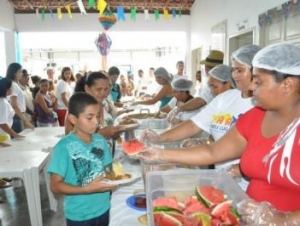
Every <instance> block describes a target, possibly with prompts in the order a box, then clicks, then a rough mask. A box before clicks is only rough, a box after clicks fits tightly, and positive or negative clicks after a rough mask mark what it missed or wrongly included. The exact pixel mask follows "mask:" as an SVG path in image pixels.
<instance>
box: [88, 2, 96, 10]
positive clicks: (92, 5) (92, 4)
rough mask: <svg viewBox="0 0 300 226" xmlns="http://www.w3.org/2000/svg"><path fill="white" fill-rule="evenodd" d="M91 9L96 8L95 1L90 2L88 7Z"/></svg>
mask: <svg viewBox="0 0 300 226" xmlns="http://www.w3.org/2000/svg"><path fill="white" fill-rule="evenodd" d="M88 7H89V9H90V8H95V0H89V5H88Z"/></svg>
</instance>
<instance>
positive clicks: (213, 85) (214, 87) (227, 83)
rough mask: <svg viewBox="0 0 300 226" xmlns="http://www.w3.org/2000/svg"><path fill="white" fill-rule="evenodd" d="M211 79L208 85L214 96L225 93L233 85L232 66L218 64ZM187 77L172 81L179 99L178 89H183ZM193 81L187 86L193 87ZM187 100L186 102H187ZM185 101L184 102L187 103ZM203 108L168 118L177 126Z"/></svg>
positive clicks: (212, 72)
mask: <svg viewBox="0 0 300 226" xmlns="http://www.w3.org/2000/svg"><path fill="white" fill-rule="evenodd" d="M208 73H209V75H210V77H209V80H208V86H209V88H210V90H211V93H212V96H214V97H215V96H217V95H219V94H220V93H223V92H225V91H227V90H229V89H231V88H232V87H233V84H232V79H231V68H230V67H228V66H227V65H218V66H216V67H215V68H213V69H211V70H210V71H209V72H208ZM180 80H185V79H177V80H175V81H173V82H172V88H173V90H175V92H174V96H175V97H176V99H177V100H178V98H180V96H179V95H180V94H178V92H177V91H180V90H182V89H183V87H184V86H186V85H185V84H184V82H183V81H180ZM191 86H192V82H191V81H190V86H189V87H186V88H189V89H190V88H191ZM187 101H188V100H186V101H185V102H187ZM185 102H184V103H185ZM178 106H179V105H176V106H172V107H178ZM200 110H201V109H198V110H195V111H187V112H179V113H178V114H177V115H176V116H175V117H172V116H170V115H168V120H169V122H170V123H171V125H172V126H175V125H177V124H179V123H180V122H182V121H186V120H189V119H190V118H192V117H193V116H194V115H195V114H197V113H198V112H199V111H200Z"/></svg>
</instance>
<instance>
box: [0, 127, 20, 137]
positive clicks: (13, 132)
mask: <svg viewBox="0 0 300 226" xmlns="http://www.w3.org/2000/svg"><path fill="white" fill-rule="evenodd" d="M0 128H1V129H2V130H3V131H4V132H5V133H7V134H9V135H10V136H11V137H13V138H24V137H25V136H21V135H19V134H17V133H16V132H15V131H14V130H13V129H11V128H10V127H9V126H8V125H7V124H0Z"/></svg>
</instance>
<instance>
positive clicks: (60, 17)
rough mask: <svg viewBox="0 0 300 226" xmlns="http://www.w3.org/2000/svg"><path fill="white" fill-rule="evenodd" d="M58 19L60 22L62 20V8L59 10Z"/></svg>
mask: <svg viewBox="0 0 300 226" xmlns="http://www.w3.org/2000/svg"><path fill="white" fill-rule="evenodd" d="M57 18H58V20H61V19H62V13H61V8H57Z"/></svg>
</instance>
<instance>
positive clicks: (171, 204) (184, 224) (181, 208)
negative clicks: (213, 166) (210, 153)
mask: <svg viewBox="0 0 300 226" xmlns="http://www.w3.org/2000/svg"><path fill="white" fill-rule="evenodd" d="M152 205H153V218H154V224H155V226H222V225H227V226H230V225H231V226H238V225H240V218H239V216H238V214H237V212H236V210H235V209H234V207H233V206H232V200H228V199H226V195H225V194H224V192H223V191H222V190H219V189H217V188H215V187H213V186H211V185H203V186H197V187H196V189H195V195H194V196H188V197H186V198H185V200H184V202H178V200H177V198H175V197H160V198H157V199H154V200H153V203H152Z"/></svg>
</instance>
